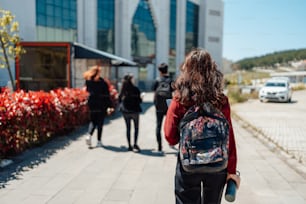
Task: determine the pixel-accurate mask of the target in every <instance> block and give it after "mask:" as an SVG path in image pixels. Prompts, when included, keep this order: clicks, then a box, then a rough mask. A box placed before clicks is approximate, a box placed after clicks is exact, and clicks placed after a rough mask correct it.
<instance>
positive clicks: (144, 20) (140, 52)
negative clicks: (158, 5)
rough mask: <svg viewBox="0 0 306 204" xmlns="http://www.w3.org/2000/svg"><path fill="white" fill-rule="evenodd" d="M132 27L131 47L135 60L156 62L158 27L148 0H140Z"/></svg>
mask: <svg viewBox="0 0 306 204" xmlns="http://www.w3.org/2000/svg"><path fill="white" fill-rule="evenodd" d="M131 29H132V40H131V43H132V45H131V47H132V56H133V58H134V61H135V62H138V63H139V64H143V65H145V64H152V63H154V61H155V60H154V59H155V41H156V36H155V35H156V34H155V32H156V29H155V25H154V21H153V18H152V15H151V11H150V5H149V3H148V1H146V0H140V1H139V3H138V7H137V9H136V12H135V15H134V17H133V22H132V27H131Z"/></svg>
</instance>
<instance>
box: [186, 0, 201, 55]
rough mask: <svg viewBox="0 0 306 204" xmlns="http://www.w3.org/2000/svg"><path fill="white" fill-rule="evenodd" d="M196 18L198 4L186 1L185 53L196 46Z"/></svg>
mask: <svg viewBox="0 0 306 204" xmlns="http://www.w3.org/2000/svg"><path fill="white" fill-rule="evenodd" d="M198 19H199V6H198V5H196V4H194V3H192V2H190V1H187V9H186V42H185V53H186V54H187V53H188V52H190V51H191V50H192V48H195V47H197V46H198V24H199V22H198Z"/></svg>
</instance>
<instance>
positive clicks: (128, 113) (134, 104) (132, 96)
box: [119, 74, 142, 152]
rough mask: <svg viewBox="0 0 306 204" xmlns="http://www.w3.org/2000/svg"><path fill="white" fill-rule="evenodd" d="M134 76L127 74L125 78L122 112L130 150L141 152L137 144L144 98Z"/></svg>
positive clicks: (121, 103)
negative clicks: (132, 135)
mask: <svg viewBox="0 0 306 204" xmlns="http://www.w3.org/2000/svg"><path fill="white" fill-rule="evenodd" d="M132 80H133V75H131V74H127V75H125V76H124V78H123V83H122V88H121V91H120V94H119V103H120V111H121V112H122V114H123V118H124V121H125V124H126V138H127V142H128V150H129V151H132V150H133V149H134V150H135V151H137V152H140V148H139V146H138V144H137V140H138V131H139V114H140V112H141V111H142V109H141V106H140V104H141V103H142V98H141V94H140V90H139V88H138V87H136V86H135V85H134V84H133V82H132ZM131 121H133V122H134V145H133V146H132V145H131Z"/></svg>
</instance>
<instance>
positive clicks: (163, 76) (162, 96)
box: [152, 63, 173, 152]
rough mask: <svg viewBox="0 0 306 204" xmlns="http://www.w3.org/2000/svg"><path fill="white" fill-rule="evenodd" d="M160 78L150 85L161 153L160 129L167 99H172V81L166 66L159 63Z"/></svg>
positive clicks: (166, 108) (166, 106)
mask: <svg viewBox="0 0 306 204" xmlns="http://www.w3.org/2000/svg"><path fill="white" fill-rule="evenodd" d="M158 70H159V74H160V77H159V78H158V79H156V81H155V82H154V83H153V85H152V90H153V91H154V105H155V110H156V140H157V144H158V151H160V152H162V137H161V128H162V124H163V119H164V116H165V115H166V113H167V110H168V105H167V99H171V98H172V91H173V88H172V82H173V81H172V79H171V78H170V76H169V74H168V65H167V64H166V63H161V64H160V65H159V66H158Z"/></svg>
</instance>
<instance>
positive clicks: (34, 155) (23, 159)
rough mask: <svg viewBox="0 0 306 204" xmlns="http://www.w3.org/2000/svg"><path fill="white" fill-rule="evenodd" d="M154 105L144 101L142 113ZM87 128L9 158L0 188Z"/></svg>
mask: <svg viewBox="0 0 306 204" xmlns="http://www.w3.org/2000/svg"><path fill="white" fill-rule="evenodd" d="M152 105H153V103H152V102H143V103H142V104H141V106H142V110H143V112H142V113H145V112H146V111H147V110H148V109H149V108H150V107H151V106H152ZM120 117H122V113H121V112H119V111H116V112H115V113H114V114H113V115H111V116H109V117H106V118H105V121H104V125H107V124H108V123H109V122H110V120H113V119H117V118H120ZM87 130H88V124H86V125H84V126H82V127H79V128H76V129H75V130H74V131H73V132H72V133H69V134H67V135H63V136H59V137H55V138H53V139H51V140H50V141H49V142H47V143H45V144H43V145H41V146H39V147H35V148H32V149H29V150H26V151H25V152H23V153H21V154H20V155H17V156H14V157H12V158H7V159H10V160H12V161H13V163H12V164H10V165H8V166H6V167H4V168H0V189H2V188H5V187H6V185H7V182H8V181H10V180H18V179H20V176H21V175H22V172H26V171H29V170H31V169H33V168H34V167H36V166H38V165H40V164H42V163H45V162H46V161H47V160H48V159H49V158H50V157H51V156H52V155H54V154H55V153H56V152H58V150H60V149H64V148H66V147H67V146H68V145H69V144H71V143H72V142H73V141H75V140H77V139H78V138H79V137H81V136H83V135H84V134H86V132H87ZM104 148H105V149H108V150H111V151H117V152H125V151H127V148H126V147H115V146H104ZM142 151H143V152H141V154H144V155H150V156H161V155H158V154H155V153H153V152H152V151H151V150H142Z"/></svg>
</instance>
